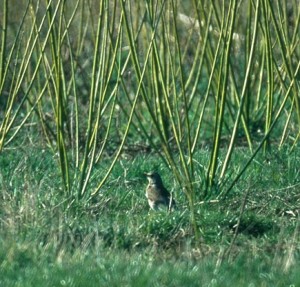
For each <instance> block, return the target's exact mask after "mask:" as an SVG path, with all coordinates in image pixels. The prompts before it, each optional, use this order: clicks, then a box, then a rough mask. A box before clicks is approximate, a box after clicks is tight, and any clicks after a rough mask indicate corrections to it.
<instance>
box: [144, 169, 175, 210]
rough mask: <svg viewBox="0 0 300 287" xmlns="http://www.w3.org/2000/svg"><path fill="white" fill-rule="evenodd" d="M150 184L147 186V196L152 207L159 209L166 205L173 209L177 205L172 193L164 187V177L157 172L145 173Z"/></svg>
mask: <svg viewBox="0 0 300 287" xmlns="http://www.w3.org/2000/svg"><path fill="white" fill-rule="evenodd" d="M145 175H146V176H147V178H148V181H149V184H148V186H147V188H146V197H147V199H148V203H149V205H150V207H151V208H152V209H158V207H159V206H161V205H164V206H166V207H168V209H169V210H171V208H172V207H174V206H175V200H174V199H173V198H172V196H171V195H170V193H169V191H168V190H167V189H166V188H165V187H164V184H163V182H162V179H161V177H160V175H159V174H158V173H157V172H149V173H145Z"/></svg>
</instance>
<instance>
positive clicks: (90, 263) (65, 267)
mask: <svg viewBox="0 0 300 287" xmlns="http://www.w3.org/2000/svg"><path fill="white" fill-rule="evenodd" d="M299 157H300V150H299V148H298V149H296V150H295V151H294V152H293V153H292V154H288V151H287V150H285V149H282V150H281V151H280V152H276V153H275V152H274V153H269V155H268V157H263V156H261V157H258V158H257V160H256V161H255V162H254V163H253V165H252V166H251V167H250V170H249V171H248V173H247V176H246V175H245V176H244V178H242V179H241V180H240V181H239V183H238V184H237V185H236V186H235V188H234V190H233V192H232V193H230V194H229V195H228V197H227V198H226V199H225V200H222V201H216V200H215V197H212V198H211V200H210V201H207V202H202V203H201V202H200V203H198V205H197V206H196V220H197V223H198V225H199V228H200V229H201V234H202V235H201V243H200V244H199V243H198V242H195V239H194V236H193V228H192V226H191V223H190V219H189V212H188V207H187V206H186V199H185V198H184V194H183V193H182V192H181V191H180V190H179V187H178V185H177V184H176V182H175V181H174V180H173V177H172V175H171V174H170V173H169V172H168V171H167V170H166V169H165V168H164V165H163V163H162V162H160V159H159V158H156V156H155V154H140V155H137V156H135V157H133V158H131V159H121V160H120V161H119V162H118V163H117V165H116V167H115V169H114V171H113V173H112V174H111V176H110V178H109V180H108V182H107V184H106V185H105V187H104V188H103V189H102V190H101V192H100V193H99V195H97V197H95V198H93V199H92V200H91V201H87V200H82V201H80V202H77V203H76V202H75V203H73V204H72V205H71V206H70V205H69V204H70V201H71V199H70V200H68V199H66V197H65V195H64V194H63V191H62V190H60V187H61V177H60V176H59V170H58V167H57V164H56V161H57V158H56V156H53V154H52V153H50V152H47V150H45V149H44V148H43V147H42V146H39V145H35V146H33V145H32V144H29V143H28V144H23V148H20V147H18V148H11V149H7V150H5V152H4V153H2V154H0V166H1V171H0V186H1V209H0V210H1V223H0V241H1V246H2V247H3V248H2V249H1V251H0V265H1V271H0V273H1V276H0V278H1V279H0V285H1V286H41V285H43V286H119V285H120V283H121V284H122V286H289V285H293V286H299V284H300V277H299V258H300V257H299V251H300V244H299V201H300V197H299V192H298V190H299V169H298V162H299ZM245 158H246V154H245V153H244V152H243V148H241V149H240V151H239V153H238V155H237V156H236V157H235V158H234V165H235V166H236V169H237V170H238V168H239V166H242V164H243V162H244V160H245ZM205 160H207V159H206V154H205V152H204V151H201V152H199V154H198V161H199V162H204V161H205ZM108 164H109V161H108V162H107V164H106V163H105V161H103V162H101V163H100V164H99V165H98V166H97V167H96V168H95V171H94V174H93V175H92V180H93V182H94V184H95V185H96V184H97V178H98V177H99V175H101V173H103V172H105V168H106V165H108ZM153 168H156V169H159V170H160V171H161V174H162V176H163V179H164V181H165V185H166V186H167V187H168V189H170V190H172V191H173V192H174V194H175V198H176V200H177V202H178V209H177V210H175V211H174V212H172V213H170V214H169V213H167V212H164V211H160V212H152V211H149V208H148V206H147V202H146V199H145V196H144V190H145V186H146V179H145V178H144V177H143V176H142V172H143V171H146V170H149V169H153ZM199 186H201V185H199ZM91 188H92V186H91ZM243 203H245V204H243ZM243 206H244V209H243Z"/></svg>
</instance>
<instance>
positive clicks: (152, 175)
mask: <svg viewBox="0 0 300 287" xmlns="http://www.w3.org/2000/svg"><path fill="white" fill-rule="evenodd" d="M144 174H145V176H146V177H147V179H148V181H149V183H150V184H162V180H161V177H160V175H159V174H158V173H157V172H156V171H151V172H145V173H144Z"/></svg>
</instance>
